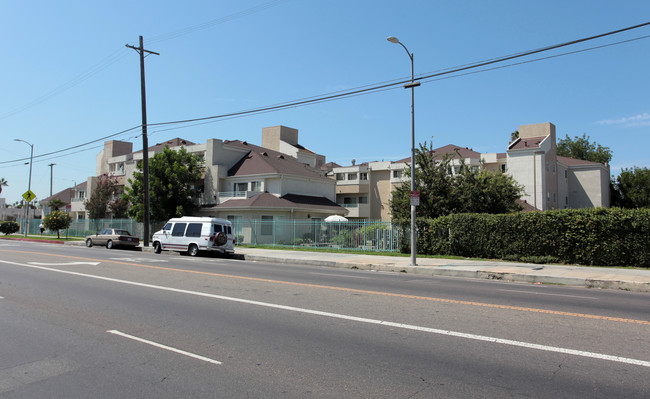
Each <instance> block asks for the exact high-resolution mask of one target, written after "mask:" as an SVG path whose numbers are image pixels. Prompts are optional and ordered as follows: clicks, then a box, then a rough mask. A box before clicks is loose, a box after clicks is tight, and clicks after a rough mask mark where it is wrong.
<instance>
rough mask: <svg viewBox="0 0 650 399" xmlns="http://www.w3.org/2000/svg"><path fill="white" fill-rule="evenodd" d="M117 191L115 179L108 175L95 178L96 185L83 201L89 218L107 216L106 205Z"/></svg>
mask: <svg viewBox="0 0 650 399" xmlns="http://www.w3.org/2000/svg"><path fill="white" fill-rule="evenodd" d="M116 192H117V179H116V178H114V177H110V176H108V175H101V176H99V177H98V178H97V186H96V187H95V189H94V190H93V192H92V193H91V194H90V197H89V198H88V199H87V200H85V201H84V206H85V207H86V211H88V218H89V219H104V218H105V217H107V216H108V213H109V209H108V205H109V203H110V202H111V199H113V197H114V196H115V193H116Z"/></svg>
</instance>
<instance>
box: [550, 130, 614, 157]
mask: <svg viewBox="0 0 650 399" xmlns="http://www.w3.org/2000/svg"><path fill="white" fill-rule="evenodd" d="M557 155H560V156H563V157H569V158H575V159H582V160H583V161H591V162H598V163H602V164H603V165H609V161H611V160H612V151H611V150H610V149H609V147H604V146H602V145H600V144H598V143H596V142H595V141H594V142H593V143H592V142H590V141H589V136H587V134H585V133H583V134H582V137H578V136H575V137H574V138H573V139H571V138H569V135H566V138H563V139H561V140H560V141H558V142H557Z"/></svg>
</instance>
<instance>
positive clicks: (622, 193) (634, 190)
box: [611, 166, 650, 208]
mask: <svg viewBox="0 0 650 399" xmlns="http://www.w3.org/2000/svg"><path fill="white" fill-rule="evenodd" d="M611 183H612V184H611V187H612V206H619V207H621V208H644V207H650V169H648V168H646V167H638V166H634V167H632V168H631V169H627V168H623V170H622V171H621V174H620V175H618V177H616V179H612V182H611Z"/></svg>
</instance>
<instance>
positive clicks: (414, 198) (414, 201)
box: [411, 191, 420, 206]
mask: <svg viewBox="0 0 650 399" xmlns="http://www.w3.org/2000/svg"><path fill="white" fill-rule="evenodd" d="M411 206H420V192H419V191H411Z"/></svg>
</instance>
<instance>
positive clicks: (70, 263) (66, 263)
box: [27, 262, 102, 266]
mask: <svg viewBox="0 0 650 399" xmlns="http://www.w3.org/2000/svg"><path fill="white" fill-rule="evenodd" d="M27 263H29V264H30V265H37V266H74V265H91V266H97V265H99V264H100V263H102V262H64V263H51V262H47V263H45V262H27Z"/></svg>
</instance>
